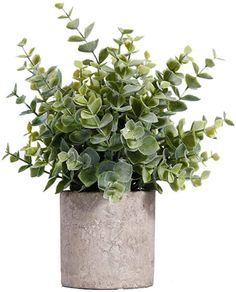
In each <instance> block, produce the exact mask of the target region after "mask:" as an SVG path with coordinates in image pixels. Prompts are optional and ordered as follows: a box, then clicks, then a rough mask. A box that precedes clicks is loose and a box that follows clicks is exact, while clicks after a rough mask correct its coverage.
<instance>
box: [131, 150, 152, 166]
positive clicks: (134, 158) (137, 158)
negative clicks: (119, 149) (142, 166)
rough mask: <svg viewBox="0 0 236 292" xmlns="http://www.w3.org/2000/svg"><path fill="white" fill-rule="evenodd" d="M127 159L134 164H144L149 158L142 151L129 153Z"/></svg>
mask: <svg viewBox="0 0 236 292" xmlns="http://www.w3.org/2000/svg"><path fill="white" fill-rule="evenodd" d="M127 157H128V158H129V160H130V162H131V163H132V164H139V163H142V162H143V161H144V160H145V159H146V158H147V156H146V155H143V154H142V153H141V152H140V151H135V152H133V151H132V152H131V151H127Z"/></svg>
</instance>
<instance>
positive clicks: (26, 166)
mask: <svg viewBox="0 0 236 292" xmlns="http://www.w3.org/2000/svg"><path fill="white" fill-rule="evenodd" d="M29 167H30V164H26V165H22V166H21V167H20V168H19V170H18V172H23V171H25V170H26V169H28V168H29Z"/></svg>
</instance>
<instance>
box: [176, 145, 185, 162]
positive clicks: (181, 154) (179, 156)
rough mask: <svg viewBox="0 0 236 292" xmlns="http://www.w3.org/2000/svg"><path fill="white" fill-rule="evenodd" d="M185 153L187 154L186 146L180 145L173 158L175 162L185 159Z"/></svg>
mask: <svg viewBox="0 0 236 292" xmlns="http://www.w3.org/2000/svg"><path fill="white" fill-rule="evenodd" d="M186 153H187V149H186V146H185V145H184V144H183V143H181V144H180V145H179V146H178V147H177V148H176V150H175V158H176V159H177V160H178V159H182V158H185V156H186Z"/></svg>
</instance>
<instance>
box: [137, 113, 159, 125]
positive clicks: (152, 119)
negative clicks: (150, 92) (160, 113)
mask: <svg viewBox="0 0 236 292" xmlns="http://www.w3.org/2000/svg"><path fill="white" fill-rule="evenodd" d="M139 119H140V120H141V121H143V122H147V123H157V122H158V119H157V116H156V115H155V114H154V113H152V112H149V113H147V114H143V115H142V116H141V117H140V118H139Z"/></svg>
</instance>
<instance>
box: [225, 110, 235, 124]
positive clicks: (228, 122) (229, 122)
mask: <svg viewBox="0 0 236 292" xmlns="http://www.w3.org/2000/svg"><path fill="white" fill-rule="evenodd" d="M223 117H224V122H225V123H226V124H227V125H229V126H234V123H233V122H232V121H231V120H229V119H228V118H227V117H226V113H225V112H224V114H223Z"/></svg>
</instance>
